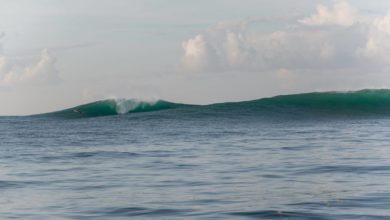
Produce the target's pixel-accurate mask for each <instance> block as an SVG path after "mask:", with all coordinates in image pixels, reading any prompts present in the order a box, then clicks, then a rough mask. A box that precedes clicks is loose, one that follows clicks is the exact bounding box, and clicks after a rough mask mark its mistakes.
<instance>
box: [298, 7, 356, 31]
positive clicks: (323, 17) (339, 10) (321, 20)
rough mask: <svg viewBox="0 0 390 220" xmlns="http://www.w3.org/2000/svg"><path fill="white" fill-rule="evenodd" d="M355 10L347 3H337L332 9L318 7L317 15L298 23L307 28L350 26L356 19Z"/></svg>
mask: <svg viewBox="0 0 390 220" xmlns="http://www.w3.org/2000/svg"><path fill="white" fill-rule="evenodd" d="M357 14H358V13H357V10H356V9H355V8H353V7H352V6H350V5H349V4H348V3H347V2H339V3H336V4H334V5H333V7H327V6H324V5H319V6H318V7H317V13H316V14H314V15H312V16H311V17H308V18H304V19H301V20H299V22H300V23H302V24H304V25H309V26H321V25H340V26H351V25H353V24H354V22H355V21H356V18H357Z"/></svg>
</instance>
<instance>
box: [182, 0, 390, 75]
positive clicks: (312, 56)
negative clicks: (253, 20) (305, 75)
mask: <svg viewBox="0 0 390 220" xmlns="http://www.w3.org/2000/svg"><path fill="white" fill-rule="evenodd" d="M319 8H321V10H320V9H318V12H317V14H315V15H313V16H311V17H309V18H306V19H301V20H298V22H297V23H295V24H294V25H292V26H290V27H292V28H285V29H281V30H276V31H273V32H264V31H263V32H262V31H261V30H260V31H259V27H253V25H252V26H250V25H245V22H239V23H237V24H224V25H221V24H218V25H216V26H215V27H212V28H210V29H209V30H207V31H205V32H204V33H202V34H198V35H196V36H195V37H194V38H191V39H189V40H187V41H185V42H184V43H183V46H184V49H185V50H184V55H183V57H182V61H181V66H182V67H183V69H182V70H183V71H186V70H187V71H188V70H191V71H194V70H197V71H199V72H231V71H236V72H259V73H262V72H266V71H275V70H279V69H283V70H288V71H290V70H292V71H294V72H299V71H306V72H307V71H312V72H326V71H329V72H330V71H335V70H343V69H344V70H347V69H348V71H349V72H351V71H355V72H356V73H358V72H363V71H366V70H369V71H371V72H378V73H379V72H383V71H386V70H387V69H388V66H389V64H390V41H389V40H388V39H390V12H389V13H388V14H387V15H385V16H379V17H376V18H372V17H369V16H364V15H361V14H357V11H356V10H355V9H353V7H352V6H349V5H348V4H347V3H346V2H339V3H335V4H334V5H333V6H331V7H325V6H321V7H319ZM330 17H332V19H333V20H332V19H331V18H330ZM329 24H333V25H329ZM307 25H326V26H323V27H321V28H319V27H316V28H312V27H308V26H307ZM252 27H253V28H252ZM339 72H342V71H339Z"/></svg>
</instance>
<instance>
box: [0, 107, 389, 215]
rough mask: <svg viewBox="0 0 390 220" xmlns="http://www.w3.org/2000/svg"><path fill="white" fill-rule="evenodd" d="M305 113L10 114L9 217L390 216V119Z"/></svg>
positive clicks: (6, 132)
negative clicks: (23, 115)
mask: <svg viewBox="0 0 390 220" xmlns="http://www.w3.org/2000/svg"><path fill="white" fill-rule="evenodd" d="M295 111H296V110H294V111H293V112H295ZM293 112H286V113H284V114H282V113H280V112H279V113H275V114H264V112H262V113H261V114H260V113H259V112H257V111H254V110H251V111H249V110H245V109H233V110H226V109H225V110H223V109H222V110H221V109H218V108H217V107H207V108H204V107H203V108H200V107H198V108H194V107H183V108H172V109H165V110H160V111H152V112H139V113H130V114H126V115H113V116H105V117H85V118H66V117H49V116H31V117H0V219H390V209H389V207H390V187H389V186H390V185H389V184H390V145H389V143H390V135H389V133H390V118H388V117H387V116H385V115H370V116H366V115H363V116H362V115H352V116H350V115H349V116H346V115H345V114H341V115H329V114H326V115H325V116H324V115H322V114H318V112H316V113H312V114H302V115H299V117H298V116H296V115H295V116H294V114H292V113H293Z"/></svg>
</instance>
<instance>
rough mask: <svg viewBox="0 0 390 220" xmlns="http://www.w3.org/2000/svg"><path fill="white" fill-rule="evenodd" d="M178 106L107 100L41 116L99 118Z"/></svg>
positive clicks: (168, 103) (164, 102) (166, 103)
mask: <svg viewBox="0 0 390 220" xmlns="http://www.w3.org/2000/svg"><path fill="white" fill-rule="evenodd" d="M176 106H178V104H175V103H171V102H167V101H162V100H158V101H152V102H146V101H140V100H135V99H128V100H127V99H107V100H102V101H96V102H92V103H88V104H84V105H80V106H76V107H73V108H69V109H65V110H61V111H56V112H50V113H46V114H40V116H57V117H69V118H78V117H98V116H110V115H121V114H128V113H135V112H149V111H158V110H163V109H169V108H174V107H176Z"/></svg>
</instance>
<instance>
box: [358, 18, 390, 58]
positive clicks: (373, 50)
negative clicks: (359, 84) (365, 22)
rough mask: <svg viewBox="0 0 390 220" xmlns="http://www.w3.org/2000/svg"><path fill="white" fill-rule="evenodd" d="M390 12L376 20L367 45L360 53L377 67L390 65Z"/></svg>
mask: <svg viewBox="0 0 390 220" xmlns="http://www.w3.org/2000/svg"><path fill="white" fill-rule="evenodd" d="M389 39H390V11H389V12H388V13H387V15H386V16H384V17H379V18H376V19H374V21H373V22H372V25H371V26H370V29H369V33H368V35H367V42H366V44H365V45H364V46H363V47H362V48H360V50H359V51H358V52H359V54H360V55H361V56H364V57H366V58H367V59H369V60H371V61H372V62H374V63H376V65H386V64H388V63H390V42H389Z"/></svg>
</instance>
